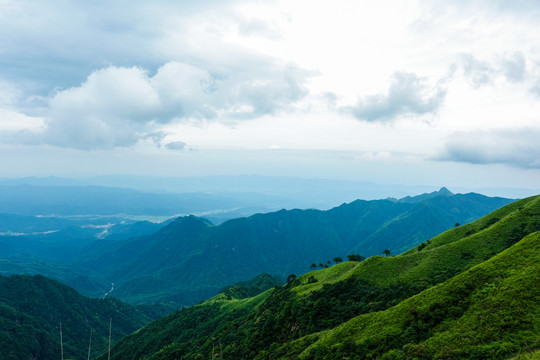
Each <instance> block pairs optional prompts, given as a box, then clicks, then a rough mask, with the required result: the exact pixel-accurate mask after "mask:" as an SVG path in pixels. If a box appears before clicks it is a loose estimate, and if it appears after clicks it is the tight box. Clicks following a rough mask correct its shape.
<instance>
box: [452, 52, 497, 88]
mask: <svg viewBox="0 0 540 360" xmlns="http://www.w3.org/2000/svg"><path fill="white" fill-rule="evenodd" d="M461 66H462V69H463V74H464V75H465V76H466V77H467V78H469V79H470V80H471V81H472V83H473V85H474V86H475V87H479V86H482V85H487V84H490V83H492V81H493V78H494V76H495V75H496V73H497V70H496V69H495V68H494V67H493V66H492V65H491V64H490V63H489V62H487V61H481V60H478V59H477V58H475V57H474V56H473V55H471V54H463V55H462V56H461Z"/></svg>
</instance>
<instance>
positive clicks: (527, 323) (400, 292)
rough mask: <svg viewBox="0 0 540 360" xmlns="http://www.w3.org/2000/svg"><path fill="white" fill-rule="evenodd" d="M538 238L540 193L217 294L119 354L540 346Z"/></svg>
mask: <svg viewBox="0 0 540 360" xmlns="http://www.w3.org/2000/svg"><path fill="white" fill-rule="evenodd" d="M516 229H517V231H516ZM539 246H540V196H537V197H533V198H528V199H524V200H520V201H517V202H515V203H512V204H510V205H507V206H505V207H503V208H501V209H499V210H497V211H495V212H493V213H490V214H488V215H486V216H485V217H482V218H481V219H479V220H476V221H475V222H473V223H471V224H467V225H464V226H460V227H457V228H452V229H450V230H448V231H446V232H443V233H441V234H439V235H438V236H436V237H434V238H432V239H430V240H429V242H427V244H425V246H423V247H421V246H417V247H416V248H412V249H411V250H409V251H407V252H405V253H404V254H402V255H398V256H395V257H384V256H373V257H371V258H369V259H367V260H365V261H363V262H354V261H348V262H343V263H339V264H337V265H334V266H332V267H330V268H327V269H321V270H316V271H313V272H310V273H307V274H305V275H303V276H301V277H298V278H296V279H294V278H292V279H290V280H289V282H288V284H287V285H284V286H281V287H276V288H274V289H271V290H268V291H266V292H264V293H262V294H260V295H257V296H255V297H253V298H249V299H242V300H237V299H231V300H229V299H227V298H226V297H225V296H224V295H222V296H216V297H214V298H212V299H210V300H208V301H206V302H204V303H201V304H199V305H195V306H192V307H190V308H185V309H183V310H181V311H178V312H176V313H173V314H171V315H169V316H168V317H166V318H163V319H160V320H158V321H156V322H153V323H151V324H149V325H147V326H146V327H144V328H143V329H141V330H139V331H138V332H137V333H136V334H132V335H130V336H128V337H125V338H124V339H122V340H121V341H119V342H118V344H117V345H116V346H115V347H114V348H113V354H114V355H113V357H112V358H113V359H127V358H131V357H130V356H132V355H133V356H136V358H142V357H144V358H148V359H153V360H156V359H173V358H183V359H197V358H201V357H202V358H205V357H207V356H211V354H216V353H219V357H220V358H224V359H282V358H287V359H344V358H351V359H353V358H354V359H356V358H358V359H361V358H381V359H396V360H397V359H409V358H410V359H412V358H448V359H453V358H481V359H488V358H489V359H504V358H508V357H513V356H516V355H517V354H519V353H521V354H523V353H532V352H535V351H536V353H537V352H538V349H540V341H539V339H540V337H539V335H540V330H539V329H540V316H538V315H540V306H539V302H538V300H540V293H539V292H538V289H539V288H538V285H539V283H538V277H537V275H538V273H539V271H540V268H539V266H540V265H539V264H540V258H539V256H540V248H539ZM404 265H406V266H407V267H408V269H407V268H405V266H404ZM396 274H401V277H399V276H396ZM202 314H206V315H205V316H202ZM195 318H197V319H199V320H198V321H199V322H198V323H197V324H194V323H193V322H192V321H193V319H195ZM155 339H162V341H160V342H159V341H158V342H157V343H154V342H153V341H154V340H155Z"/></svg>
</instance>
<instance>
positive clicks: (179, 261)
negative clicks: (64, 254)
mask: <svg viewBox="0 0 540 360" xmlns="http://www.w3.org/2000/svg"><path fill="white" fill-rule="evenodd" d="M509 202H510V200H508V199H502V198H489V197H485V196H482V195H478V194H465V195H453V194H448V190H445V189H443V190H441V195H438V192H436V193H433V194H430V195H429V196H423V197H422V198H421V199H418V201H413V199H408V200H407V201H403V202H401V201H393V200H376V201H361V200H357V201H354V202H352V203H350V204H343V205H341V206H339V207H336V208H333V209H331V210H328V211H319V210H289V211H287V210H281V211H277V212H273V213H268V214H257V215H253V216H250V217H249V218H240V219H234V220H230V221H227V222H225V223H223V224H221V225H219V226H212V225H211V224H210V223H209V222H207V221H205V220H204V219H196V218H195V217H186V218H180V219H178V220H177V221H175V222H173V223H171V224H170V225H169V226H168V227H165V228H164V229H162V230H161V231H159V232H158V233H156V234H155V235H153V236H148V237H140V238H137V239H132V240H130V241H126V242H122V243H117V244H111V243H110V242H104V243H103V244H101V245H98V244H94V245H93V246H92V248H91V249H90V248H89V249H88V251H87V252H85V255H84V258H82V259H80V261H78V262H80V263H82V264H83V265H85V266H86V267H87V268H89V269H91V270H94V271H99V272H101V274H102V275H103V276H104V277H107V278H109V279H110V281H111V282H114V283H115V284H116V285H117V286H116V288H115V296H117V297H119V298H120V299H124V300H126V301H128V302H133V303H148V302H171V301H172V302H176V303H179V304H182V305H186V304H194V303H197V302H198V301H200V300H202V299H206V298H208V297H210V296H213V295H215V294H216V293H217V291H218V290H219V289H220V288H221V287H223V286H225V285H227V284H230V283H233V282H237V281H241V280H245V279H247V278H250V277H253V276H255V275H256V274H259V273H261V272H266V273H269V274H273V275H278V276H281V277H283V278H285V277H286V276H287V275H289V274H290V273H297V274H301V273H304V272H306V271H307V270H308V269H309V266H310V264H312V263H322V264H326V263H327V261H328V260H331V259H333V258H334V257H336V256H341V257H343V258H344V257H345V256H346V255H347V254H350V253H360V254H362V255H364V256H369V255H375V254H381V252H382V251H383V250H384V249H390V250H391V251H392V252H393V253H399V252H402V251H405V250H407V249H408V248H410V247H412V246H415V245H417V244H420V243H421V242H423V241H426V240H428V239H429V238H430V237H432V236H435V235H436V234H438V233H440V232H441V231H444V230H446V229H449V228H452V227H454V225H455V224H456V222H459V223H466V222H468V221H470V220H471V219H476V218H478V217H480V216H481V215H485V214H486V213H488V212H489V211H492V210H494V209H496V208H498V207H500V206H502V205H505V204H508V203H509Z"/></svg>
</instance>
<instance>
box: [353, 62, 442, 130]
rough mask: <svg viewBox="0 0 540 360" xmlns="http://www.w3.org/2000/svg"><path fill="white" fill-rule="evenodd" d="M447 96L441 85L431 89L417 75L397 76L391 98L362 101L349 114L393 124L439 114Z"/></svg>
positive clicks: (370, 97)
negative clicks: (405, 118)
mask: <svg viewBox="0 0 540 360" xmlns="http://www.w3.org/2000/svg"><path fill="white" fill-rule="evenodd" d="M445 96H446V90H445V89H444V87H443V86H441V84H438V86H430V85H429V84H428V83H427V81H426V79H424V78H420V77H418V76H417V75H416V74H414V73H405V72H396V73H394V75H393V76H392V81H391V84H390V88H389V89H388V93H387V94H378V95H371V96H366V97H363V98H360V99H358V103H357V104H356V106H354V107H351V108H348V110H349V111H351V112H352V114H353V115H354V116H355V117H357V118H358V119H360V120H366V121H381V122H385V121H392V120H395V119H397V118H399V117H402V116H422V115H426V114H435V113H436V112H437V111H438V109H439V107H440V106H441V105H442V103H443V101H444V98H445Z"/></svg>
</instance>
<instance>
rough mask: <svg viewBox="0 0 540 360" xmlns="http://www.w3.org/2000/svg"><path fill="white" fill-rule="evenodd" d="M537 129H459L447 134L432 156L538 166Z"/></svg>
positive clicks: (473, 162)
mask: <svg viewBox="0 0 540 360" xmlns="http://www.w3.org/2000/svg"><path fill="white" fill-rule="evenodd" d="M538 139H540V129H532V128H529V129H517V130H515V129H498V130H490V131H473V132H459V133H456V134H454V135H452V136H450V137H449V138H448V140H447V142H446V144H445V147H444V150H443V151H442V152H441V153H440V154H439V155H438V156H436V157H435V159H436V160H443V161H456V162H466V163H471V164H506V165H512V166H516V167H522V168H535V169H540V142H539V141H538Z"/></svg>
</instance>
